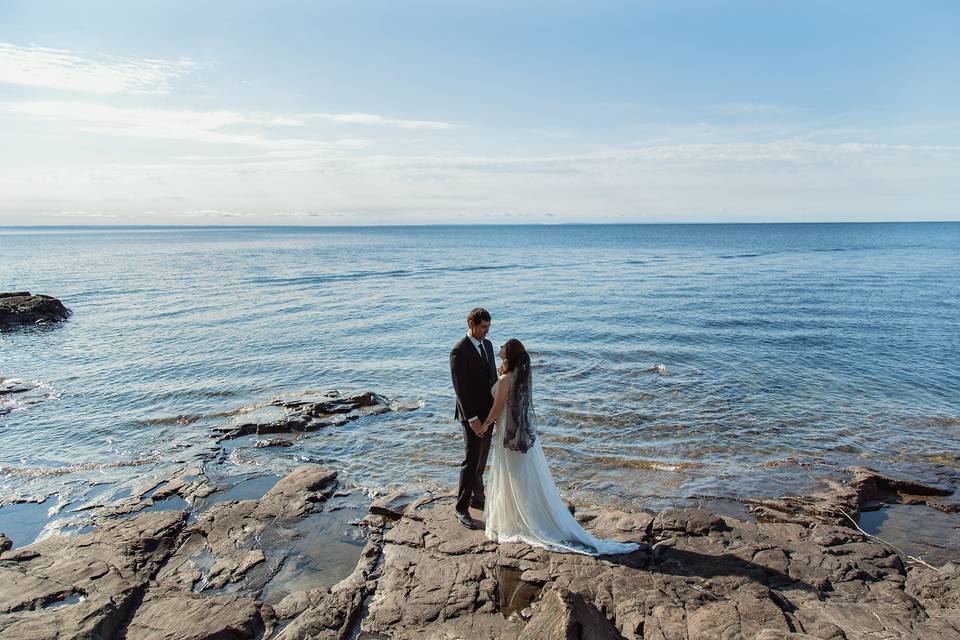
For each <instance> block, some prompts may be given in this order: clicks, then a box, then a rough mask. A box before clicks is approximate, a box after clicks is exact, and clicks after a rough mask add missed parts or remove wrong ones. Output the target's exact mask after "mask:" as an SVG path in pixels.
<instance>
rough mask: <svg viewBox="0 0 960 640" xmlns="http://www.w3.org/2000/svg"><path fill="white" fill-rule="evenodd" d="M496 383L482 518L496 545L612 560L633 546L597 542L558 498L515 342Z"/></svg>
mask: <svg viewBox="0 0 960 640" xmlns="http://www.w3.org/2000/svg"><path fill="white" fill-rule="evenodd" d="M500 362H501V364H500V379H499V380H497V382H496V384H494V385H493V390H492V393H493V396H494V400H493V408H492V409H490V413H489V415H487V419H486V420H485V421H484V423H483V428H484V430H487V429H489V428H490V426H491V425H493V424H496V431H495V433H494V437H493V441H494V442H493V465H492V471H491V476H490V491H489V495H488V498H487V504H486V509H485V510H484V516H485V519H486V534H487V537H488V538H489V539H491V540H496V541H497V542H525V543H527V544H531V545H537V546H540V547H543V548H545V549H547V550H549V551H557V552H561V553H563V552H571V553H583V554H589V555H614V554H620V553H630V552H631V551H635V550H636V549H638V548H639V545H637V544H635V543H632V542H628V543H621V542H613V541H610V540H601V539H599V538H595V537H594V536H592V535H590V534H589V533H587V532H586V531H584V529H583V527H581V526H580V523H578V522H577V520H576V518H574V517H573V514H571V513H570V511H569V510H568V509H567V506H566V504H564V502H563V500H562V499H561V498H560V493H559V492H558V491H557V487H556V485H555V484H554V482H553V476H551V475H550V468H549V467H548V466H547V460H546V458H545V457H544V455H543V447H542V446H541V445H540V438H539V437H538V434H537V432H536V429H535V428H534V426H533V424H532V422H531V414H532V413H533V407H532V406H531V394H530V390H531V382H532V380H531V373H530V356H529V355H528V354H527V350H526V349H524V347H523V344H521V342H520V341H519V340H517V339H515V338H511V339H510V340H507V342H506V343H505V344H504V345H503V346H502V347H501V348H500Z"/></svg>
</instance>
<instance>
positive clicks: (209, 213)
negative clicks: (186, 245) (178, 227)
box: [174, 209, 256, 218]
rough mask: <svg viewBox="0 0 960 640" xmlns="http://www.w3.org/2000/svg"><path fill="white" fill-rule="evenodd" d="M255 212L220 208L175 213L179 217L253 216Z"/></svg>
mask: <svg viewBox="0 0 960 640" xmlns="http://www.w3.org/2000/svg"><path fill="white" fill-rule="evenodd" d="M255 215H256V214H255V213H249V212H243V211H220V210H218V209H196V210H194V211H181V212H179V213H175V214H174V216H175V217H177V218H252V217H253V216H255Z"/></svg>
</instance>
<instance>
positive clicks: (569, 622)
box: [293, 498, 960, 640]
mask: <svg viewBox="0 0 960 640" xmlns="http://www.w3.org/2000/svg"><path fill="white" fill-rule="evenodd" d="M582 518H583V520H585V521H586V524H585V526H586V527H587V528H588V529H592V532H593V533H594V534H595V535H598V536H601V537H610V536H611V535H618V536H620V538H621V539H625V540H629V539H632V540H635V541H638V542H641V543H642V544H641V548H640V550H638V551H636V552H634V553H631V554H627V555H623V556H608V557H599V558H594V557H590V556H583V555H577V554H556V553H550V552H547V551H545V550H543V549H540V548H537V547H531V546H528V545H525V544H501V545H497V544H496V543H494V542H492V541H489V540H486V539H485V537H484V535H483V533H482V531H469V530H467V529H465V528H463V527H462V526H460V525H459V523H458V522H457V521H456V519H455V518H454V515H453V499H452V498H441V499H434V500H431V501H426V500H421V501H418V506H417V508H412V509H411V508H408V509H405V510H404V512H403V514H402V517H401V518H400V519H399V520H398V521H397V522H396V524H395V525H394V526H393V527H392V528H390V529H389V530H387V531H386V532H385V533H384V537H383V558H382V566H381V568H380V569H379V577H378V578H377V579H376V584H375V585H374V586H373V587H371V588H370V592H371V596H370V599H369V603H368V606H367V612H366V614H365V616H364V617H363V619H362V620H361V621H360V630H361V631H362V632H364V633H366V634H369V635H368V636H366V637H385V638H393V639H397V640H402V639H424V640H425V639H427V638H476V639H478V640H480V639H506V638H567V637H571V638H594V637H596V638H621V637H622V638H626V639H627V640H639V639H641V638H645V639H657V640H734V639H740V638H743V639H749V640H759V639H765V640H776V639H780V638H782V639H784V640H786V639H788V638H790V639H801V638H824V639H833V640H861V639H862V640H867V639H870V640H876V639H878V638H885V639H893V638H904V639H911V640H920V639H926V638H960V617H958V603H960V565H953V564H948V565H946V566H945V567H942V568H940V569H939V570H935V569H930V568H927V567H923V566H919V565H918V566H910V567H905V566H904V564H903V562H902V561H901V559H900V558H899V557H898V556H897V555H896V554H895V553H894V552H893V551H891V550H890V549H887V548H886V547H884V546H883V545H881V544H879V543H875V542H873V541H871V540H870V539H869V538H867V537H866V536H864V535H862V534H860V533H859V532H857V531H856V530H854V529H851V528H847V527H840V526H837V525H834V524H826V523H819V524H815V525H813V526H805V525H800V524H792V523H763V522H760V523H757V522H743V521H740V520H737V519H735V518H730V517H725V516H718V515H715V514H711V513H709V512H705V511H702V510H699V509H668V510H665V511H663V512H661V513H659V514H656V515H655V516H652V515H651V514H650V513H649V512H639V513H637V514H634V515H632V516H631V515H630V514H629V512H603V511H600V512H591V513H590V514H584V515H583V516H582ZM631 522H632V523H633V524H632V525H631ZM631 526H633V527H635V528H634V529H633V530H631V529H630V527H631ZM549 594H554V595H549ZM598 616H599V617H598ZM528 619H529V620H528ZM577 630H579V631H577ZM577 633H579V634H580V635H576V634H577ZM293 637H294V638H298V637H304V638H305V637H308V636H306V635H303V636H293ZM331 637H333V636H331ZM361 637H363V636H361Z"/></svg>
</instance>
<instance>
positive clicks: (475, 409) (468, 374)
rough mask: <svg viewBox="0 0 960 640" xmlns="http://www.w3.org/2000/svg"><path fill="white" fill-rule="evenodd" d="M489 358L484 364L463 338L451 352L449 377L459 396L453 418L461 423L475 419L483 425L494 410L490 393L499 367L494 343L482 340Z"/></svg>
mask: <svg viewBox="0 0 960 640" xmlns="http://www.w3.org/2000/svg"><path fill="white" fill-rule="evenodd" d="M483 350H484V351H485V352H486V354H487V362H486V363H484V361H483V359H482V358H481V357H480V353H479V352H478V351H477V348H476V347H474V346H473V342H471V341H470V337H469V336H464V337H463V339H462V340H460V342H458V343H457V344H455V345H454V346H453V349H452V350H451V351H450V377H451V378H452V379H453V390H454V392H455V393H456V394H457V406H456V409H455V411H454V414H453V415H454V417H455V418H456V419H457V420H460V421H461V422H464V421H466V420H469V419H470V418H472V417H474V416H476V417H477V418H479V419H480V421H481V422H483V421H484V420H485V419H486V418H487V414H488V413H490V408H491V407H492V406H493V396H492V395H491V394H490V389H491V388H492V387H493V384H494V383H495V382H496V381H497V366H496V361H495V360H494V357H493V343H492V342H490V341H489V340H487V339H484V340H483Z"/></svg>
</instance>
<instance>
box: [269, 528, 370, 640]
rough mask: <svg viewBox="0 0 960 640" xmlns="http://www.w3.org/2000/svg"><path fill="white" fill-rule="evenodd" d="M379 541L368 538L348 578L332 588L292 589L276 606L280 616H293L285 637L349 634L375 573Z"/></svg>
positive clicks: (315, 639)
mask: <svg viewBox="0 0 960 640" xmlns="http://www.w3.org/2000/svg"><path fill="white" fill-rule="evenodd" d="M382 551H383V549H382V545H381V544H380V542H378V541H377V540H370V541H369V542H367V545H366V547H364V550H363V554H362V555H361V557H360V562H358V563H357V566H356V568H355V569H354V570H353V573H351V574H350V575H349V576H348V577H347V578H345V579H344V580H342V581H341V582H339V583H337V584H336V585H335V586H334V587H332V588H331V589H314V590H312V591H306V592H304V591H301V592H297V593H292V594H290V595H289V596H287V597H286V598H284V599H283V600H281V601H280V602H279V603H278V604H277V606H276V615H277V617H278V618H279V619H281V620H284V619H289V618H293V620H292V622H291V623H290V624H289V626H287V628H285V629H284V631H283V638H284V640H306V639H310V640H328V639H329V640H340V639H341V638H346V637H349V632H350V630H351V628H352V627H353V626H354V625H355V623H356V622H357V620H358V619H359V617H360V615H361V613H362V609H363V605H364V600H365V598H366V597H367V595H368V594H369V593H370V591H371V589H372V588H373V586H374V585H375V584H376V583H375V580H376V579H377V577H379V576H378V573H377V572H378V569H379V565H380V557H381V554H382Z"/></svg>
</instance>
